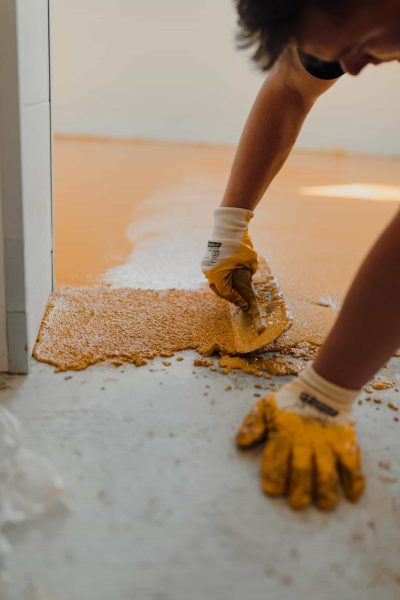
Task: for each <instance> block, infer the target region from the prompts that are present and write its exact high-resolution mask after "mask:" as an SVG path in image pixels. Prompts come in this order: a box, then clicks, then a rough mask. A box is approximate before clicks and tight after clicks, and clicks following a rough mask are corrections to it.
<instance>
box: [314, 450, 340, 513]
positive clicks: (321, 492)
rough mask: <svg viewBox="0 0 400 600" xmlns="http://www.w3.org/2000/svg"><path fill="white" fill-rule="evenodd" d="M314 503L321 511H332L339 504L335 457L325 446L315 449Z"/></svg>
mask: <svg viewBox="0 0 400 600" xmlns="http://www.w3.org/2000/svg"><path fill="white" fill-rule="evenodd" d="M314 461H315V503H316V505H317V506H318V508H320V509H322V510H332V509H333V508H335V506H336V504H337V503H338V502H339V477H338V472H337V468H336V457H335V455H334V453H333V451H332V449H331V448H330V447H329V446H328V445H327V444H321V445H318V446H317V447H316V449H315V457H314Z"/></svg>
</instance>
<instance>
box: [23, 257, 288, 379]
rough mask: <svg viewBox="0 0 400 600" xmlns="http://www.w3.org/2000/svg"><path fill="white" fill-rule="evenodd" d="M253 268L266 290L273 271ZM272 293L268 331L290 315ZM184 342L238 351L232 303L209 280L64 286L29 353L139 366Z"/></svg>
mask: <svg viewBox="0 0 400 600" xmlns="http://www.w3.org/2000/svg"><path fill="white" fill-rule="evenodd" d="M257 275H258V281H259V283H258V284H257V287H258V288H259V289H261V290H262V291H263V292H264V293H267V292H268V287H269V285H270V278H269V277H267V276H265V278H264V279H263V272H262V268H261V269H260V270H259V273H258V274H257ZM257 287H256V289H257ZM273 301H274V306H275V309H274V311H273V312H272V313H271V315H269V321H268V329H269V331H270V332H271V339H275V338H277V337H279V336H280V335H281V334H282V333H283V332H284V331H285V330H287V329H288V328H289V326H290V323H291V321H290V319H289V317H288V315H287V312H286V308H285V305H284V303H283V300H282V298H281V296H279V295H276V296H275V297H274V298H273ZM187 349H195V350H197V351H198V352H199V353H200V354H204V355H206V356H208V355H210V354H213V353H214V352H221V353H228V354H234V353H235V352H236V344H235V336H234V330H233V329H232V318H231V312H230V309H229V304H228V303H227V302H226V301H225V300H221V299H220V298H218V297H217V296H216V295H215V294H213V293H212V292H211V291H210V290H208V289H207V288H203V289H200V290H192V291H189V290H176V289H172V290H162V291H155V290H141V289H129V288H128V289H112V288H105V287H86V288H64V289H62V290H60V291H59V292H56V293H55V294H53V296H52V297H51V299H50V302H49V304H48V306H47V310H46V315H45V318H44V319H43V322H42V326H41V329H40V332H39V336H38V341H37V344H36V347H35V350H34V356H35V358H37V359H38V360H41V361H43V362H47V363H50V364H52V365H54V366H55V367H56V368H57V369H58V370H60V371H64V370H66V369H84V368H85V367H87V366H88V365H90V364H95V363H98V362H102V361H111V362H113V363H114V364H121V363H123V362H132V363H134V364H135V365H137V366H141V365H143V364H146V362H147V360H149V359H151V358H154V357H155V356H171V355H172V354H174V353H175V352H178V351H180V350H187Z"/></svg>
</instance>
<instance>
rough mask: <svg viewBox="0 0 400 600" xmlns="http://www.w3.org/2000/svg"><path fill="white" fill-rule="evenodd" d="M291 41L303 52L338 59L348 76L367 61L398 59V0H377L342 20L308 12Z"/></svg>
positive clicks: (399, 45) (357, 71)
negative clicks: (294, 38)
mask: <svg viewBox="0 0 400 600" xmlns="http://www.w3.org/2000/svg"><path fill="white" fill-rule="evenodd" d="M295 42H296V44H297V46H298V47H299V48H300V49H301V50H303V52H306V53H307V54H311V55H313V56H315V57H317V58H320V59H322V60H327V61H338V62H340V64H341V66H342V69H343V70H344V71H346V72H347V73H350V75H358V74H359V73H360V72H361V71H362V69H363V68H364V67H365V66H366V65H368V64H374V65H377V64H380V63H383V62H389V61H392V60H398V61H400V0H381V1H380V2H379V0H378V1H377V2H376V3H371V4H370V5H369V6H368V5H367V6H364V7H362V8H359V9H355V10H354V13H353V14H352V15H350V16H349V17H348V18H346V19H342V20H334V19H332V17H331V16H330V15H329V14H327V13H323V12H320V11H310V13H309V14H307V15H305V16H304V18H303V19H302V21H301V23H300V32H299V34H298V36H297V37H296V40H295Z"/></svg>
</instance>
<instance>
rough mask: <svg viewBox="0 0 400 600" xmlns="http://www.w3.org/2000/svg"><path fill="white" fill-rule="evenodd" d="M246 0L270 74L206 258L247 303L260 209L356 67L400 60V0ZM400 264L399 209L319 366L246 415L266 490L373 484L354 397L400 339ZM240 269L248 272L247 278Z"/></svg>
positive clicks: (300, 502) (244, 18) (328, 498)
mask: <svg viewBox="0 0 400 600" xmlns="http://www.w3.org/2000/svg"><path fill="white" fill-rule="evenodd" d="M236 4H237V9H238V12H239V24H240V26H241V32H240V39H241V42H242V43H243V46H246V47H247V46H250V45H253V44H255V45H256V48H255V53H254V57H253V58H254V60H255V61H256V62H257V63H258V64H259V66H260V67H261V68H262V69H263V70H270V73H269V76H268V78H267V80H266V81H265V83H264V85H263V86H262V88H261V91H260V93H259V95H258V97H257V99H256V102H255V103H254V106H253V108H252V111H251V113H250V116H249V118H248V121H247V124H246V127H245V129H244V131H243V134H242V137H241V140H240V143H239V147H238V150H237V153H236V157H235V161H234V164H233V168H232V172H231V175H230V178H229V182H228V186H227V190H226V193H225V196H224V199H223V203H222V208H220V209H217V211H216V217H215V226H214V230H213V233H212V235H211V237H210V240H209V243H208V248H207V252H206V255H205V258H204V260H203V263H202V269H203V271H204V273H205V275H206V276H207V279H208V281H209V283H210V286H211V288H212V289H213V290H214V291H215V292H216V293H217V294H218V295H219V296H221V297H222V298H225V299H226V300H228V301H229V302H231V303H234V304H235V305H238V306H239V307H241V309H240V310H241V311H242V312H243V314H246V313H249V306H250V304H252V302H251V301H250V300H249V298H252V297H254V296H251V294H252V292H253V289H252V286H251V282H250V278H249V276H248V275H249V274H254V272H255V271H256V269H257V255H256V253H255V251H254V249H253V245H252V243H251V240H250V238H249V235H248V232H247V224H248V222H249V220H250V218H251V216H252V212H251V211H252V210H254V208H255V207H256V205H257V203H258V202H259V200H260V198H261V197H262V196H263V194H264V193H265V191H266V190H267V188H268V186H269V184H270V183H271V181H272V179H273V178H274V177H275V175H276V174H277V172H278V171H279V169H280V168H281V167H282V165H283V164H284V162H285V160H286V158H287V156H288V155H289V153H290V151H291V149H292V147H293V144H294V142H295V140H296V138H297V136H298V133H299V131H300V129H301V126H302V124H303V122H304V119H305V118H306V116H307V114H308V112H309V110H310V109H311V107H312V106H313V105H314V103H315V101H316V100H317V98H318V97H319V96H320V95H321V94H322V93H323V92H325V91H326V90H328V89H329V88H330V87H331V86H332V84H333V83H334V82H335V81H337V79H338V78H339V77H340V76H341V75H343V74H344V73H345V72H348V73H350V74H352V75H357V74H358V73H359V72H360V71H361V70H362V69H363V68H364V67H365V66H366V65H367V64H368V63H373V64H379V63H381V62H386V61H389V60H397V61H399V60H400V28H399V25H398V24H399V22H400V6H399V3H398V2H397V1H394V0H380V1H379V2H378V1H376V2H371V3H370V5H369V7H368V11H366V10H363V3H359V2H356V0H354V1H352V0H349V1H346V2H342V1H341V0H338V2H334V3H328V4H327V6H326V7H325V5H323V3H321V2H317V1H316V0H315V1H313V0H312V1H310V2H307V3H301V2H300V3H295V4H294V3H293V2H289V1H288V0H282V2H279V3H274V2H260V1H259V0H237V3H236ZM278 5H279V6H278ZM309 52H312V55H311V54H309ZM330 57H331V58H330ZM334 57H339V58H334ZM399 265H400V212H399V213H398V214H397V215H396V216H395V218H394V219H393V220H392V222H391V223H390V224H389V226H388V227H387V228H386V230H385V231H384V232H383V233H382V235H381V236H380V238H379V239H378V240H377V242H376V243H375V245H374V246H373V248H372V250H371V251H370V253H369V254H368V256H367V257H366V259H365V261H364V263H363V264H362V266H361V268H360V270H359V272H358V274H357V276H356V278H355V279H354V281H353V284H352V286H351V287H350V290H349V292H348V294H347V297H346V299H345V302H344V304H343V307H342V310H341V311H340V314H339V316H338V319H337V321H336V323H335V325H334V327H333V329H332V331H331V333H330V335H329V336H328V338H327V340H326V342H325V344H324V345H323V346H322V348H321V349H320V351H319V354H318V356H317V359H316V360H315V362H314V364H313V366H309V367H307V368H306V369H305V370H304V371H303V372H302V373H301V374H300V376H299V377H298V378H297V379H296V380H294V382H292V383H290V384H285V385H284V386H283V387H282V388H281V390H280V391H279V392H278V393H277V394H274V395H272V396H269V397H267V398H264V399H263V400H261V401H260V402H259V403H258V404H257V405H256V407H254V409H253V410H252V411H251V413H250V414H249V415H248V417H246V419H245V421H244V423H243V425H242V427H241V429H240V431H239V433H238V436H237V443H238V445H239V446H240V447H249V446H252V445H253V444H255V443H258V442H261V441H264V440H266V442H267V444H266V449H265V452H264V456H263V464H262V487H263V489H264V491H265V492H266V493H267V494H269V495H273V496H275V495H288V496H289V500H290V503H291V505H292V506H293V507H304V506H306V505H308V504H309V503H310V502H311V501H312V500H314V501H315V502H316V503H317V505H318V506H319V507H320V508H325V509H328V508H332V507H333V506H334V505H335V504H336V503H337V501H338V498H339V495H338V490H339V486H338V481H339V479H341V481H342V487H343V489H344V491H345V495H346V496H347V497H348V498H349V499H350V500H353V501H355V500H357V499H358V498H359V497H360V495H361V494H362V491H363V488H364V479H363V476H362V473H361V466H360V453H359V450H358V444H357V439H356V433H355V429H354V424H353V422H352V417H351V407H352V405H353V404H354V401H355V398H356V397H357V395H358V394H359V392H360V391H361V388H362V387H363V386H364V385H365V384H366V383H367V381H368V380H369V379H370V378H371V377H372V376H373V375H374V374H375V373H376V371H377V370H378V369H380V368H381V367H382V366H383V365H384V364H385V362H386V361H387V360H388V359H389V358H390V357H391V356H392V355H393V353H394V352H395V351H396V350H397V349H398V348H399V347H400V308H399V307H400V267H399ZM238 273H242V274H246V277H247V280H246V281H247V283H246V282H244V280H243V279H241V277H239V278H238ZM244 283H245V285H244V287H243V284H244ZM241 286H242V287H241ZM249 290H250V291H249ZM247 291H249V293H250V295H247ZM246 296H247V297H246ZM371 315H373V319H371ZM253 321H254V320H253V319H251V320H250V321H249V323H250V322H251V323H253ZM266 331H268V322H267V323H266ZM262 335H264V333H263V334H262ZM260 339H261V338H260Z"/></svg>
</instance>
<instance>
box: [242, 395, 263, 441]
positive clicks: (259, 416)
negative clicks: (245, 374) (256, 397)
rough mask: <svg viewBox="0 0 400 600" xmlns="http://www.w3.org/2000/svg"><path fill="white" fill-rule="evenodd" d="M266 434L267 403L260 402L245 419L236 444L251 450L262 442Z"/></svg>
mask: <svg viewBox="0 0 400 600" xmlns="http://www.w3.org/2000/svg"><path fill="white" fill-rule="evenodd" d="M266 433H267V423H266V420H265V402H264V400H260V401H259V402H257V404H256V405H255V406H254V407H253V408H252V410H251V411H250V412H249V414H248V415H247V416H246V417H245V419H244V421H243V423H242V425H241V427H240V429H239V431H238V433H237V434H236V443H237V445H238V446H239V447H240V448H250V447H251V446H254V444H258V443H259V442H261V441H262V440H263V439H264V438H265V436H266Z"/></svg>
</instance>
